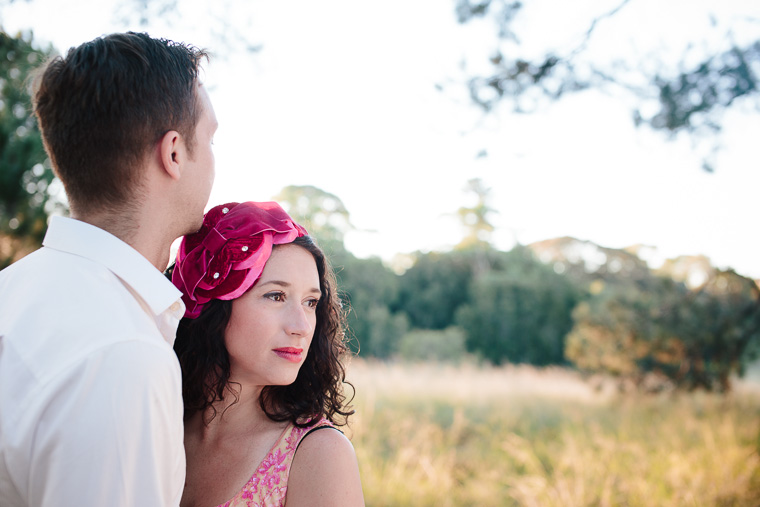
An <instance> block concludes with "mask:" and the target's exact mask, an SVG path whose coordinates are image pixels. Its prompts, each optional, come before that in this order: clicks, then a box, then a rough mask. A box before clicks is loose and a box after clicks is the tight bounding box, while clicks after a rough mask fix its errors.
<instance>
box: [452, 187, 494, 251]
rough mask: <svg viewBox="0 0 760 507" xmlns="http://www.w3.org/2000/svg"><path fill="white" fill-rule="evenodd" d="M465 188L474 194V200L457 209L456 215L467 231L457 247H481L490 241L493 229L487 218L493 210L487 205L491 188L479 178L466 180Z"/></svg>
mask: <svg viewBox="0 0 760 507" xmlns="http://www.w3.org/2000/svg"><path fill="white" fill-rule="evenodd" d="M466 190H467V191H469V192H472V193H473V194H475V199H476V200H475V205H474V206H472V207H465V206H463V207H461V208H459V209H458V210H457V215H458V216H459V219H460V220H461V221H462V225H463V226H464V228H465V231H467V232H466V234H465V237H464V239H463V240H462V241H461V242H460V243H459V244H458V245H457V248H459V249H466V248H474V247H483V246H486V245H488V244H489V243H490V239H491V233H492V232H493V229H494V227H493V224H491V222H490V220H489V215H490V214H491V213H493V212H494V209H493V208H492V207H490V206H489V205H488V195H489V193H490V191H491V189H490V188H487V187H486V186H485V184H484V183H483V180H481V179H480V178H473V179H471V180H469V181H468V182H467V186H466Z"/></svg>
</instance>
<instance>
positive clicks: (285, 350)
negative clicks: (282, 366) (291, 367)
mask: <svg viewBox="0 0 760 507" xmlns="http://www.w3.org/2000/svg"><path fill="white" fill-rule="evenodd" d="M272 352H274V353H275V354H277V355H278V356H280V357H281V358H283V359H286V360H288V361H290V362H291V363H300V362H301V355H302V354H303V349H299V348H297V347H281V348H279V349H272Z"/></svg>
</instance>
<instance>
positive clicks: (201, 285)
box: [172, 202, 308, 319]
mask: <svg viewBox="0 0 760 507" xmlns="http://www.w3.org/2000/svg"><path fill="white" fill-rule="evenodd" d="M307 234H308V233H307V232H306V229H304V228H303V227H301V226H300V225H298V224H297V223H295V222H294V221H293V219H292V218H290V216H288V214H287V213H285V211H284V210H283V209H282V208H281V207H280V206H279V205H278V204H277V203H275V202H244V203H240V204H238V203H236V202H231V203H227V204H222V205H219V206H216V207H214V208H211V209H210V210H209V211H208V213H206V216H205V217H204V218H203V225H202V226H201V228H200V230H199V231H198V232H196V233H194V234H188V235H187V236H185V237H184V238H182V243H181V244H180V246H179V251H178V252H177V262H176V263H175V265H174V271H172V283H174V285H175V286H176V287H177V288H178V289H179V290H181V291H182V300H183V301H184V302H185V306H186V307H187V310H186V311H185V317H188V318H191V319H194V318H196V317H198V316H199V315H200V314H201V310H202V309H203V305H204V304H206V303H208V302H209V301H211V300H212V299H223V300H230V299H235V298H237V297H240V296H241V295H243V293H245V291H247V290H248V289H250V288H251V287H252V286H253V284H254V283H255V282H256V280H258V278H259V276H261V272H262V271H263V270H264V264H266V262H267V260H268V259H269V256H270V254H271V253H272V246H273V245H281V244H284V243H291V242H293V240H294V239H296V238H297V237H300V236H306V235H307Z"/></svg>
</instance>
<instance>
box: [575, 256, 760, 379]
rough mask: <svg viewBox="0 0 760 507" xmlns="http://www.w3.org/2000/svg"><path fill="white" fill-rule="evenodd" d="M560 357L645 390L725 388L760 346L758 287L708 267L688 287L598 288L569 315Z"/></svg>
mask: <svg viewBox="0 0 760 507" xmlns="http://www.w3.org/2000/svg"><path fill="white" fill-rule="evenodd" d="M573 317H574V322H575V324H574V327H573V330H572V331H571V333H570V335H569V336H568V338H567V357H568V359H570V360H571V361H573V363H575V364H576V365H577V366H578V367H579V368H581V369H582V370H585V371H590V372H604V373H609V374H613V375H615V376H617V377H619V378H620V379H623V380H626V381H630V382H632V383H633V384H634V385H637V386H644V387H647V382H648V381H649V380H650V379H652V378H659V379H660V381H659V382H658V383H655V384H650V385H649V387H648V388H651V387H660V386H662V385H663V383H665V384H671V385H673V386H675V387H677V388H684V389H690V390H691V389H697V388H702V389H706V390H716V391H721V392H726V391H728V390H730V388H731V381H730V379H731V376H732V375H734V374H739V375H741V374H742V373H743V369H744V365H745V364H746V361H747V360H748V359H749V357H748V356H747V354H745V352H746V351H747V350H748V348H749V347H750V346H751V344H752V343H757V342H758V340H760V288H758V286H757V285H756V284H755V283H754V281H753V280H750V279H748V278H745V277H742V276H740V275H737V274H736V273H734V272H733V271H721V270H715V269H713V270H712V272H711V273H710V274H709V277H708V279H707V280H706V282H705V283H704V284H703V285H702V286H700V287H698V288H695V289H690V288H688V287H687V286H686V285H685V284H684V283H682V282H680V281H678V280H675V279H673V278H671V277H667V276H661V275H655V274H652V275H651V277H650V279H649V280H648V282H647V284H646V285H645V286H642V285H641V284H628V285H627V286H626V285H624V284H617V285H614V286H605V287H604V288H603V290H601V291H599V292H597V293H596V294H594V295H593V296H592V297H591V298H590V299H589V300H588V301H586V302H584V303H581V304H580V305H578V307H577V308H576V310H575V311H574V315H573Z"/></svg>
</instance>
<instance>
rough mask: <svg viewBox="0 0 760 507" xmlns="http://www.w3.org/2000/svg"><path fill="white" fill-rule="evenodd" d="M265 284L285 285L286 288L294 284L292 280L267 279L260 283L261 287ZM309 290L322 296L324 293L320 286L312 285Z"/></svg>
mask: <svg viewBox="0 0 760 507" xmlns="http://www.w3.org/2000/svg"><path fill="white" fill-rule="evenodd" d="M264 285H276V286H278V287H285V288H288V287H290V286H292V284H291V283H290V282H284V281H282V280H266V281H264V282H261V284H259V287H261V286H264ZM309 292H311V293H314V294H319V295H320V296H321V295H322V291H321V290H320V289H319V287H312V288H311V289H309Z"/></svg>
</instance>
